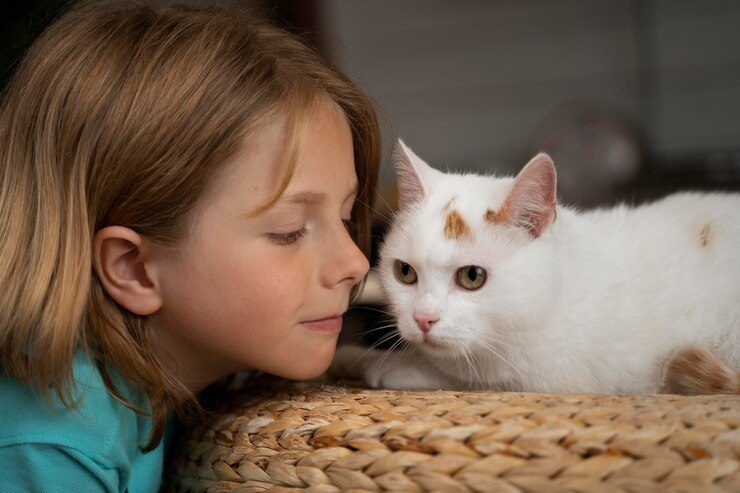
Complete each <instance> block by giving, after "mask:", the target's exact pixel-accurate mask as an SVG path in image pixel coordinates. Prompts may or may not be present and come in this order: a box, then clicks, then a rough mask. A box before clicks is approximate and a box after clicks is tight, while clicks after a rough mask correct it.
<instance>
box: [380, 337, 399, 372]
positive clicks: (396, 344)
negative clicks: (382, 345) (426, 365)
mask: <svg viewBox="0 0 740 493" xmlns="http://www.w3.org/2000/svg"><path fill="white" fill-rule="evenodd" d="M401 343H403V339H398V340H397V341H396V342H394V343H393V344H392V345H391V347H390V348H388V350H387V351H386V352H385V353H384V354H383V356H381V357H380V360H379V361H378V362H377V363H375V366H381V365H382V364H383V362H384V361H385V360H386V359H388V356H390V355H391V354H392V352H393V350H394V349H395V348H396V346H398V345H399V344H401Z"/></svg>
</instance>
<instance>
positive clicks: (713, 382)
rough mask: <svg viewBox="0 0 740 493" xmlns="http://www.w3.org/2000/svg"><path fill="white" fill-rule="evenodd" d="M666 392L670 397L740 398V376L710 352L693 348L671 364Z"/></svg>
mask: <svg viewBox="0 0 740 493" xmlns="http://www.w3.org/2000/svg"><path fill="white" fill-rule="evenodd" d="M663 391H664V392H666V393H669V394H684V395H708V394H740V372H738V371H736V370H733V369H732V368H730V367H728V366H727V365H726V364H724V363H723V362H722V361H720V360H719V359H717V358H716V357H715V356H714V355H713V354H712V353H711V352H709V351H707V350H706V349H702V348H698V347H696V346H691V347H688V348H686V349H682V350H681V351H679V352H677V353H676V354H675V355H673V356H672V357H671V358H670V359H669V360H668V362H667V366H666V373H665V380H664V388H663Z"/></svg>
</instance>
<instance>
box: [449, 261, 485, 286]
mask: <svg viewBox="0 0 740 493" xmlns="http://www.w3.org/2000/svg"><path fill="white" fill-rule="evenodd" d="M455 282H457V285H458V286H460V287H461V288H463V289H467V290H469V291H475V290H476V289H478V288H480V287H481V286H483V284H485V283H486V270H485V269H484V268H483V267H479V266H477V265H466V266H465V267H460V268H459V269H457V272H456V273H455Z"/></svg>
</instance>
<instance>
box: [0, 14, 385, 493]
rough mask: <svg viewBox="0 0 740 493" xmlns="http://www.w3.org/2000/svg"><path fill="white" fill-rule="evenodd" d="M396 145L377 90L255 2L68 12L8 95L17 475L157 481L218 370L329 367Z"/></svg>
mask: <svg viewBox="0 0 740 493" xmlns="http://www.w3.org/2000/svg"><path fill="white" fill-rule="evenodd" d="M379 153H380V143H379V132H378V125H377V122H376V119H375V115H374V113H373V110H372V107H371V104H370V102H369V101H368V99H367V98H366V97H365V96H364V95H363V94H362V93H361V92H360V91H359V90H358V89H357V88H356V87H354V86H353V84H352V83H351V82H350V81H349V80H348V79H347V78H346V77H345V76H343V75H341V74H340V73H338V72H337V71H336V70H335V69H334V68H332V67H331V66H330V65H329V64H328V63H326V62H325V61H324V60H322V59H321V58H320V57H319V56H317V55H316V54H315V53H314V52H313V51H312V50H311V49H309V48H307V47H306V46H304V45H302V44H301V43H300V42H299V41H297V40H296V39H294V38H292V37H291V36H290V35H288V34H287V33H285V32H283V31H281V30H279V29H276V28H274V27H270V26H268V25H266V24H264V23H261V22H258V21H256V20H254V19H253V18H250V17H248V16H246V15H245V14H242V13H238V12H232V11H226V10H220V9H216V8H198V9H195V8H188V7H156V8H155V7H151V6H146V5H141V4H139V3H134V2H119V3H111V2H107V3H91V2H84V3H82V4H79V5H77V6H76V7H74V8H73V9H71V10H70V11H68V12H67V13H66V14H64V15H63V16H62V17H61V18H60V19H58V20H57V21H56V22H55V23H54V24H53V25H52V26H51V27H50V28H49V29H47V30H46V32H44V34H43V35H42V36H41V37H40V38H39V39H38V40H37V41H36V42H35V43H34V45H33V46H32V47H31V49H30V51H29V53H28V54H27V55H26V57H25V58H24V59H23V61H22V63H21V64H20V66H19V67H18V69H17V71H16V73H15V74H14V77H13V80H12V81H11V84H10V86H9V87H8V89H7V91H6V94H5V97H4V101H3V107H2V113H1V114H0V157H1V158H2V183H1V185H0V231H1V233H0V235H1V236H2V238H3V240H2V242H0V280H1V282H2V285H1V289H0V317H2V318H1V320H0V357H1V360H0V362H1V364H2V367H1V368H0V484H2V489H3V490H7V491H14V492H17V491H85V492H94V491H114V492H118V491H120V492H123V491H128V492H130V493H137V492H149V491H152V492H153V491H156V490H157V489H158V488H159V484H160V477H161V472H162V461H163V459H162V457H163V445H162V442H163V440H162V439H163V435H164V431H165V428H166V422H167V418H168V415H170V414H171V412H172V411H178V412H180V413H183V412H186V411H188V410H190V409H192V408H197V398H196V394H197V392H198V391H199V390H201V389H203V388H204V387H205V386H207V385H209V384H210V383H212V382H215V381H217V380H219V379H221V378H223V377H225V376H227V375H229V374H231V373H233V372H236V371H240V370H244V369H249V368H251V369H259V370H263V371H266V372H270V373H273V374H276V375H279V376H283V377H286V378H291V379H308V378H312V377H315V376H317V375H319V374H321V373H322V372H323V371H324V370H325V369H326V368H327V367H328V365H329V363H330V361H331V359H332V355H333V353H334V347H335V342H336V339H337V335H338V332H339V331H340V329H341V324H342V313H343V312H344V311H345V310H346V309H347V306H348V304H349V301H350V299H351V297H352V296H353V294H354V292H355V291H356V289H357V287H358V285H359V284H360V283H361V281H362V280H363V278H364V276H365V274H366V272H367V270H368V261H367V258H366V256H365V255H364V254H363V251H365V252H366V251H367V248H368V247H369V238H370V236H369V219H370V212H369V204H370V201H371V193H370V191H371V190H373V189H374V184H375V179H376V173H377V165H378V159H379ZM358 247H359V248H358ZM361 249H362V251H361Z"/></svg>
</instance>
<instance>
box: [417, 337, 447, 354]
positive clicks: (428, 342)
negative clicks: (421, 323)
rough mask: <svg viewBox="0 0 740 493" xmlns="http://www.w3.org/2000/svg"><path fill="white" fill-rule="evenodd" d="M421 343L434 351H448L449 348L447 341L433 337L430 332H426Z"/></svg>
mask: <svg viewBox="0 0 740 493" xmlns="http://www.w3.org/2000/svg"><path fill="white" fill-rule="evenodd" d="M419 344H420V345H421V346H422V347H424V348H426V349H431V350H433V351H439V352H446V351H447V350H448V349H449V346H448V345H447V344H446V343H445V342H443V341H440V340H439V339H436V338H432V337H430V336H429V335H428V334H424V336H423V337H422V340H421V341H420V342H419Z"/></svg>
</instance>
